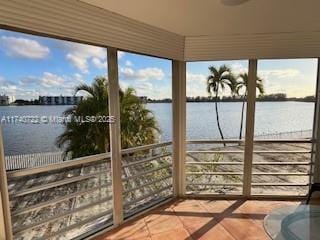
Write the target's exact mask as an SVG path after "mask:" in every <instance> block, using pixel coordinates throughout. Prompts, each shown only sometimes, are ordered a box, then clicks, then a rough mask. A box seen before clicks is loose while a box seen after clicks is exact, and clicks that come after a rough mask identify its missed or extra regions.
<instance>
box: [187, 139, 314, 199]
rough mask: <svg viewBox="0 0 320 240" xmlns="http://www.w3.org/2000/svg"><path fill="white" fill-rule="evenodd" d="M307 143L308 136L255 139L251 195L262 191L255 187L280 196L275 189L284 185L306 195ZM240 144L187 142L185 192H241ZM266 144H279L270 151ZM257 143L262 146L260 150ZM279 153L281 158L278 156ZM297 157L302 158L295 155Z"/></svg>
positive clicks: (308, 161)
mask: <svg viewBox="0 0 320 240" xmlns="http://www.w3.org/2000/svg"><path fill="white" fill-rule="evenodd" d="M311 143H312V141H311V140H310V139H277V140H274V139H256V140H255V141H254V146H255V147H258V148H254V151H253V155H254V157H253V162H252V178H253V179H252V180H253V181H252V183H251V188H252V190H253V192H252V195H264V194H265V193H264V192H263V191H260V192H259V191H255V190H254V189H258V188H260V189H261V188H266V189H268V190H270V189H274V191H273V192H272V194H273V195H284V193H283V191H280V190H278V191H277V190H276V188H282V190H285V187H288V188H289V187H292V188H293V187H295V188H297V187H301V188H303V193H301V192H298V193H299V194H298V195H304V194H306V193H307V190H308V186H309V180H310V179H309V178H310V166H311V165H312V163H311V154H312V151H311ZM222 144H226V145H227V146H223V145H222ZM244 144H245V142H244V140H232V139H228V140H225V141H223V140H191V141H187V146H188V151H187V152H186V154H187V160H186V187H187V194H201V193H204V194H236V195H241V194H242V190H243V189H242V187H243V183H242V178H243V168H244V159H243V158H244ZM270 144H273V145H279V146H280V147H278V149H275V150H273V149H272V147H270ZM301 144H302V145H306V144H307V145H310V146H304V147H301V146H299V145H301ZM282 145H287V147H288V146H289V147H290V149H286V147H281V146H282ZM259 146H260V149H259ZM261 146H265V147H262V149H261ZM293 148H295V149H293ZM291 155H294V158H293V160H292V159H290V157H289V156H291ZM280 156H282V157H281V158H280ZM297 156H303V157H301V158H297ZM258 157H259V158H258ZM277 159H278V160H277ZM295 159H296V160H295ZM297 159H298V160H297ZM272 166H273V167H272ZM285 167H287V168H290V171H279V168H285ZM190 169H192V171H191V170H190ZM298 178H304V179H303V181H302V182H301V181H297V180H298ZM288 194H289V195H296V194H293V193H292V192H288ZM288 194H285V195H288ZM267 195H269V194H267Z"/></svg>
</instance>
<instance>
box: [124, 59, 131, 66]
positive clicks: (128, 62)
mask: <svg viewBox="0 0 320 240" xmlns="http://www.w3.org/2000/svg"><path fill="white" fill-rule="evenodd" d="M125 65H126V66H127V67H132V66H133V64H132V62H131V61H129V60H126V62H125Z"/></svg>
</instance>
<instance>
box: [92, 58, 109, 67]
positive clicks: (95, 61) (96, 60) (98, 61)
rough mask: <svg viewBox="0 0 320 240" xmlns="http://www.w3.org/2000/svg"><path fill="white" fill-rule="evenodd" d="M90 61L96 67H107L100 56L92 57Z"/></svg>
mask: <svg viewBox="0 0 320 240" xmlns="http://www.w3.org/2000/svg"><path fill="white" fill-rule="evenodd" d="M91 62H92V64H93V66H95V67H96V68H101V69H103V68H104V69H107V61H102V60H101V59H100V58H97V57H94V58H92V60H91Z"/></svg>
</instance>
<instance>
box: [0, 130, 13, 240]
mask: <svg viewBox="0 0 320 240" xmlns="http://www.w3.org/2000/svg"><path fill="white" fill-rule="evenodd" d="M12 239H13V237H12V224H11V213H10V204H9V194H8V183H7V174H6V164H5V157H4V147H3V138H2V130H1V126H0V240H12Z"/></svg>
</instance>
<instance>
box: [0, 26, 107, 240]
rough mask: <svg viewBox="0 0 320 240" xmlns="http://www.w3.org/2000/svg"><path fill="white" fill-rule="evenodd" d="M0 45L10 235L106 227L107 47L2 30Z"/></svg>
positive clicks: (64, 235) (62, 234) (70, 234)
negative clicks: (10, 220) (11, 230)
mask: <svg viewBox="0 0 320 240" xmlns="http://www.w3.org/2000/svg"><path fill="white" fill-rule="evenodd" d="M0 44H1V48H0V49H1V50H0V62H1V64H2V68H1V70H0V93H1V94H2V95H1V97H0V100H1V101H0V104H1V105H2V106H0V119H1V125H2V129H3V135H4V136H3V137H4V152H5V161H6V168H7V175H8V184H9V185H8V188H9V193H10V205H11V213H12V225H13V232H14V238H15V239H35V238H43V239H49V238H51V237H53V239H71V238H74V237H79V236H82V235H83V234H87V233H92V232H95V231H97V230H99V229H101V228H104V227H106V226H110V225H111V224H112V190H111V174H110V173H111V169H110V157H109V154H106V151H109V148H108V145H109V142H110V141H109V122H108V121H106V120H107V117H108V92H107V87H106V79H107V76H106V72H107V68H106V67H107V65H106V58H107V52H106V49H104V48H100V47H95V46H89V45H84V44H78V43H72V42H67V41H60V40H55V39H50V38H43V37H37V36H33V35H27V34H22V33H17V32H11V31H4V30H3V31H1V32H0ZM100 119H102V121H100ZM97 154H100V155H97ZM92 155H95V156H94V157H93V156H92ZM12 170H15V172H13V171H12ZM14 173H15V174H14Z"/></svg>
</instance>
